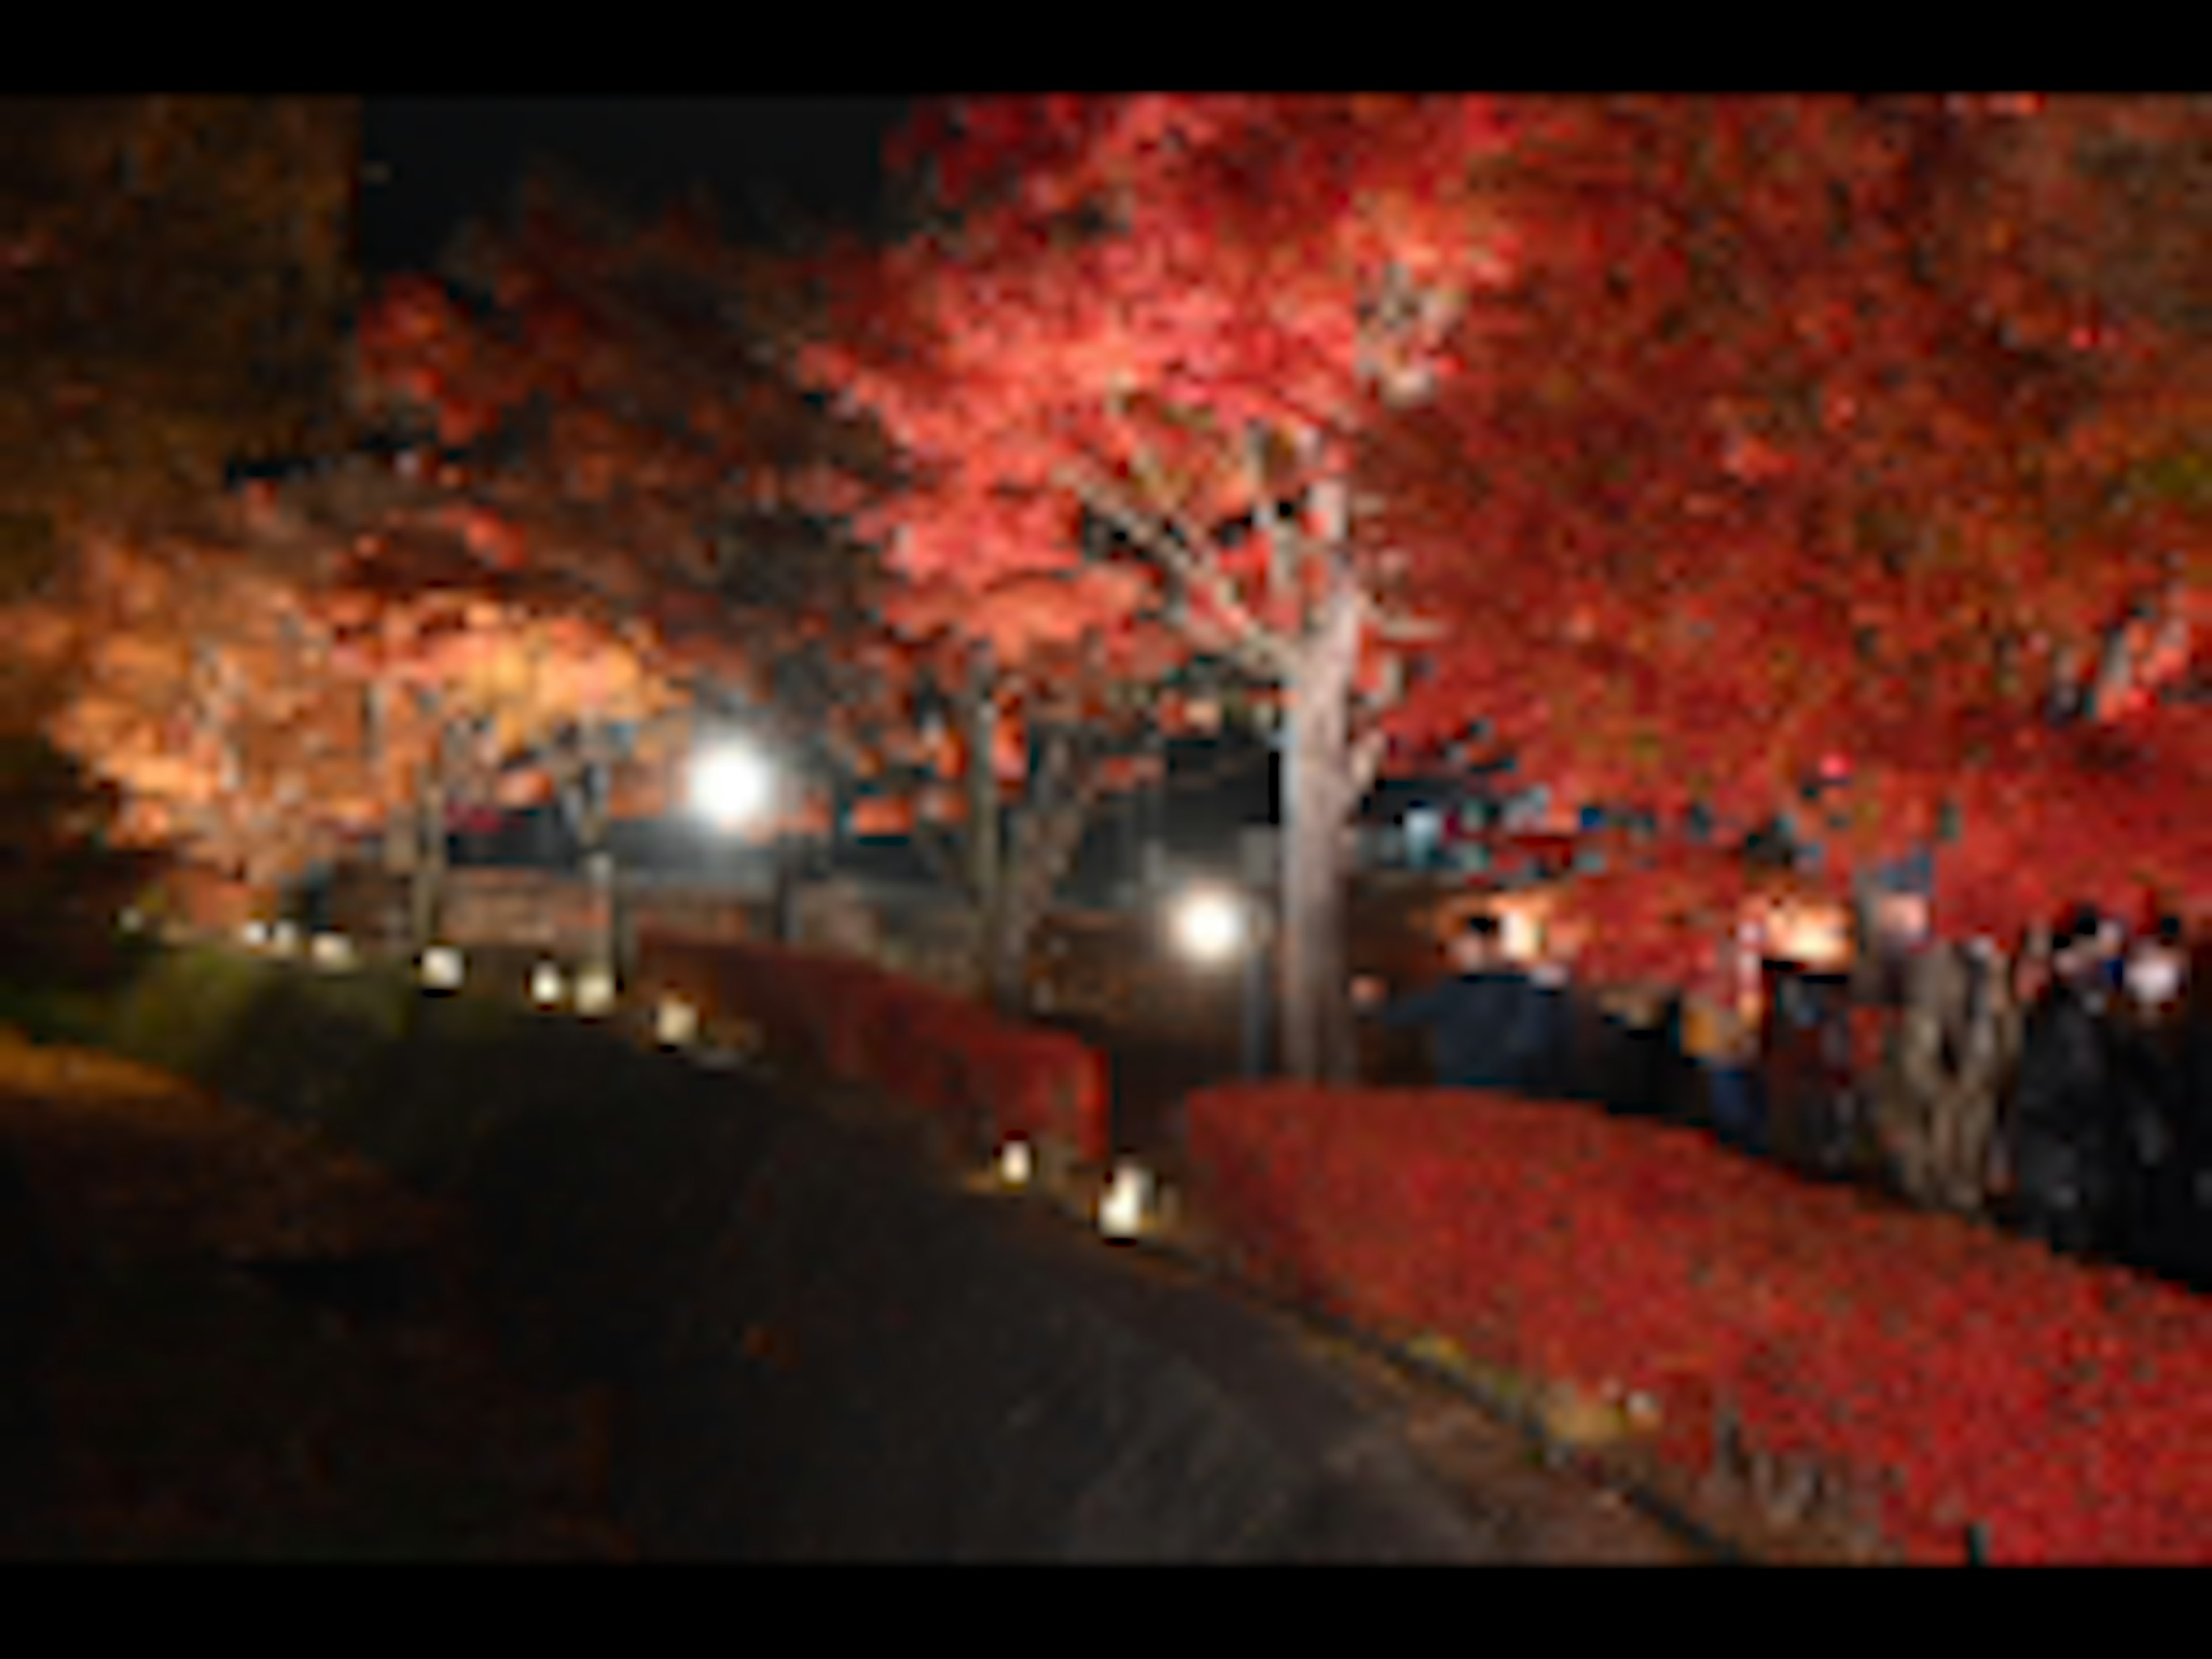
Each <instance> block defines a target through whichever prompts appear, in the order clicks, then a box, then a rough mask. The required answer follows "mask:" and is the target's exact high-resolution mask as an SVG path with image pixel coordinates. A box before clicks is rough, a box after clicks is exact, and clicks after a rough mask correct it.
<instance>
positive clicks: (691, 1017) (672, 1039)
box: [653, 997, 699, 1048]
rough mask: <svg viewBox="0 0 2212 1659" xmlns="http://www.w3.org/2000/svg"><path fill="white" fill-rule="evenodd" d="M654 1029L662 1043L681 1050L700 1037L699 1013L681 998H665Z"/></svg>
mask: <svg viewBox="0 0 2212 1659" xmlns="http://www.w3.org/2000/svg"><path fill="white" fill-rule="evenodd" d="M653 1029H654V1030H655V1032H656V1033H657V1035H658V1036H659V1039H660V1041H661V1042H664V1043H665V1044H667V1045H668V1046H669V1047H670V1048H680V1047H682V1046H683V1045H684V1044H685V1043H687V1042H693V1041H695V1040H696V1038H697V1037H698V1035H699V1011H698V1010H697V1009H696V1008H694V1007H693V1006H691V1005H690V1003H688V1002H686V1001H684V999H683V998H681V997H663V998H662V999H661V1000H660V1007H659V1011H658V1012H657V1013H656V1015H655V1017H654V1026H653Z"/></svg>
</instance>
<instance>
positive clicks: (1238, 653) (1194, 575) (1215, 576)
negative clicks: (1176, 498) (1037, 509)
mask: <svg viewBox="0 0 2212 1659" xmlns="http://www.w3.org/2000/svg"><path fill="white" fill-rule="evenodd" d="M1060 477H1061V480H1062V482H1063V483H1066V485H1067V486H1068V487H1069V488H1071V489H1073V490H1074V491H1075V492H1076V494H1077V495H1079V496H1080V497H1081V498H1082V499H1083V501H1085V503H1086V504H1087V505H1088V506H1089V507H1091V510H1092V511H1093V512H1096V513H1100V514H1102V515H1103V516H1104V517H1105V518H1107V519H1109V520H1112V521H1113V522H1114V523H1115V525H1117V526H1120V527H1121V529H1122V530H1123V531H1124V532H1127V534H1128V535H1129V536H1130V537H1131V538H1133V539H1134V540H1135V541H1137V542H1139V544H1142V545H1143V546H1144V547H1145V548H1146V550H1148V551H1149V552H1152V554H1154V555H1156V556H1158V558H1159V559H1160V560H1161V561H1162V562H1164V563H1165V564H1166V565H1167V566H1168V567H1169V568H1170V569H1171V570H1173V571H1174V572H1175V573H1176V574H1177V575H1178V576H1180V577H1182V580H1184V581H1186V582H1188V584H1189V585H1190V586H1194V587H1196V588H1199V589H1200V590H1202V591H1203V592H1205V594H1206V597H1207V598H1208V599H1210V600H1212V603H1213V605H1214V608H1215V609H1216V610H1218V611H1220V613H1221V615H1222V617H1224V619H1225V621H1226V622H1227V623H1228V624H1229V627H1230V628H1231V630H1232V631H1231V637H1230V639H1229V641H1227V646H1228V649H1229V651H1230V653H1231V654H1232V655H1234V656H1235V657H1236V658H1237V659H1238V660H1239V661H1240V662H1243V664H1245V665H1247V666H1248V667H1249V668H1251V669H1252V670H1253V671H1255V672H1256V673H1258V674H1260V675H1261V676H1263V677H1265V678H1268V679H1270V680H1276V679H1283V678H1288V677H1289V676H1290V675H1291V672H1292V671H1293V667H1294V665H1295V663H1296V660H1297V647H1296V646H1295V645H1294V644H1293V643H1292V642H1291V641H1289V640H1287V639H1285V637H1284V636H1283V635H1281V634H1280V633H1279V632H1278V631H1276V630H1275V629H1271V628H1269V627H1268V626H1267V624H1266V623H1262V622H1261V620H1260V619H1259V618H1258V617H1255V616H1254V615H1253V614H1252V613H1251V612H1250V611H1248V610H1247V609H1245V607H1244V605H1243V601H1241V600H1240V599H1237V594H1236V592H1235V590H1234V589H1232V588H1231V586H1230V585H1229V583H1228V581H1227V580H1226V579H1225V577H1224V576H1223V575H1222V574H1221V572H1220V570H1219V569H1218V568H1217V567H1216V566H1214V565H1213V564H1212V562H1211V561H1210V560H1209V559H1206V558H1202V557H1200V556H1198V555H1196V554H1194V553H1193V552H1192V551H1191V550H1188V548H1185V547H1181V546H1178V545H1177V544H1176V543H1175V541H1174V540H1173V539H1172V538H1169V537H1167V536H1164V535H1162V534H1161V533H1160V532H1159V530H1158V528H1157V526H1154V525H1152V524H1151V523H1148V522H1146V520H1144V519H1143V518H1142V517H1140V516H1139V514H1138V513H1135V512H1133V510H1132V509H1130V508H1129V507H1127V506H1126V505H1125V504H1124V503H1122V502H1121V501H1119V500H1117V499H1115V495H1113V494H1112V493H1111V492H1110V491H1109V490H1107V489H1103V488H1102V487H1100V486H1098V485H1096V484H1093V483H1091V482H1090V481H1088V480H1086V479H1085V478H1084V477H1081V476H1080V475H1079V474H1078V473H1075V472H1073V471H1062V472H1061V474H1060ZM1186 534H1188V532H1186ZM1207 545H1208V547H1209V549H1210V547H1211V544H1210V541H1208V542H1207ZM1183 631H1184V632H1185V633H1186V634H1189V635H1192V636H1193V637H1194V638H1195V637H1196V635H1197V632H1198V630H1195V629H1191V628H1190V627H1188V624H1184V625H1183ZM1200 642H1201V643H1210V642H1208V641H1200Z"/></svg>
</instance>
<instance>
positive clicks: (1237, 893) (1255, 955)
mask: <svg viewBox="0 0 2212 1659" xmlns="http://www.w3.org/2000/svg"><path fill="white" fill-rule="evenodd" d="M1169 922H1170V933H1172V935H1173V937H1174V939H1175V943H1176V949H1178V950H1179V951H1182V954H1183V955H1184V956H1185V957H1188V958H1189V959H1190V960H1191V961H1193V962H1195V963H1199V964H1200V966H1202V967H1206V968H1218V967H1221V966H1224V965H1225V964H1226V963H1231V962H1241V963H1243V969H1244V972H1243V991H1242V997H1243V1006H1242V1009H1241V1014H1242V1024H1243V1048H1244V1074H1245V1076H1247V1077H1258V1076H1259V1075H1260V1074H1261V1072H1262V1071H1263V1070H1264V1069H1265V1065H1266V1054H1267V1030H1266V1021H1267V957H1268V951H1267V917H1266V915H1265V913H1264V912H1263V911H1262V910H1261V907H1260V904H1259V902H1258V900H1257V899H1256V898H1255V896H1253V895H1251V894H1249V893H1247V892H1245V891H1243V890H1241V889H1238V888H1235V887H1228V886H1212V885H1207V886H1200V887H1194V888H1191V889H1190V890H1188V891H1186V892H1184V893H1183V894H1182V896H1180V897H1178V898H1177V899H1176V902H1175V908H1174V909H1173V910H1172V912H1171V913H1170V916H1169Z"/></svg>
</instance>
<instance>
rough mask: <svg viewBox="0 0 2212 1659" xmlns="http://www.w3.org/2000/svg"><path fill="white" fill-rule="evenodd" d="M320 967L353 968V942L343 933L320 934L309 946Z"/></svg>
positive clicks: (309, 953)
mask: <svg viewBox="0 0 2212 1659" xmlns="http://www.w3.org/2000/svg"><path fill="white" fill-rule="evenodd" d="M307 954H308V955H309V956H311V957H313V958H314V960H315V963H316V965H317V966H318V967H322V968H334V969H335V968H350V967H351V966H353V961H354V954H353V941H352V940H351V939H348V938H347V937H346V936H345V935H344V934H343V933H318V934H316V935H315V937H314V939H313V940H312V941H310V943H309V944H308V946H307Z"/></svg>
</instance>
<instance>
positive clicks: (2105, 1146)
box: [2009, 908, 2113, 1255]
mask: <svg viewBox="0 0 2212 1659" xmlns="http://www.w3.org/2000/svg"><path fill="white" fill-rule="evenodd" d="M2102 945H2103V940H2102V939H2100V927H2099V918H2098V917H2097V916H2096V915H2094V913H2093V912H2091V911H2089V910H2087V908H2083V909H2081V910H2079V911H2077V912H2076V913H2075V917H2074V919H2073V921H2072V922H2071V924H2070V925H2069V927H2067V928H2066V929H2065V930H2064V932H2063V933H2062V934H2061V936H2060V938H2059V939H2057V948H2056V950H2055V951H2054V952H2053V955H2052V958H2051V983H2050V984H2049V986H2048V987H2045V992H2044V994H2043V997H2042V1000H2040V1001H2039V1003H2038V1005H2037V1006H2036V1007H2035V1008H2034V1009H2033V1010H2032V1011H2031V1012H2029V1015H2028V1018H2027V1029H2026V1032H2025V1035H2024V1037H2023V1041H2022V1046H2021V1066H2020V1078H2019V1083H2018V1086H2017V1088H2016V1090H2015V1095H2014V1109H2013V1113H2012V1123H2011V1129H2010V1137H2009V1138H2010V1141H2011V1151H2012V1158H2011V1163H2012V1169H2013V1184H2014V1196H2015V1202H2016V1204H2017V1206H2018V1208H2019V1212H2020V1219H2021V1224H2022V1225H2023V1226H2024V1227H2025V1228H2026V1229H2027V1231H2028V1232H2029V1233H2030V1234H2032V1235H2033V1236H2034V1237H2038V1238H2040V1239H2042V1240H2043V1241H2044V1242H2045V1243H2046V1244H2048V1245H2049V1246H2050V1247H2051V1249H2056V1250H2059V1251H2062V1252H2064V1253H2066V1254H2069V1255H2089V1254H2094V1253H2098V1252H2100V1251H2102V1250H2104V1249H2107V1248H2109V1246H2110V1243H2111V1239H2112V1225H2111V1224H2112V1203H2113V1191H2112V1187H2113V1182H2112V1151H2113V1148H2112V1139H2113V1137H2112V1121H2111V1118H2110V1115H2109V1113H2108V1109H2107V1102H2106V1096H2107V1092H2108V1091H2109V1089H2110V1087H2111V1080H2112V1079H2111V1064H2110V1058H2109V1054H2108V1051H2107V1043H2106V1031H2105V1029H2104V1023H2103V1022H2104V1018H2105V1013H2106V999H2105V990H2104V985H2105V979H2106V967H2105V961H2104V956H2103V949H2102Z"/></svg>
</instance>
